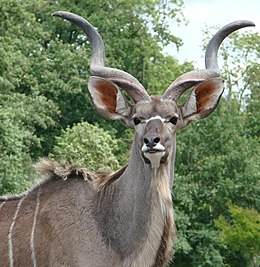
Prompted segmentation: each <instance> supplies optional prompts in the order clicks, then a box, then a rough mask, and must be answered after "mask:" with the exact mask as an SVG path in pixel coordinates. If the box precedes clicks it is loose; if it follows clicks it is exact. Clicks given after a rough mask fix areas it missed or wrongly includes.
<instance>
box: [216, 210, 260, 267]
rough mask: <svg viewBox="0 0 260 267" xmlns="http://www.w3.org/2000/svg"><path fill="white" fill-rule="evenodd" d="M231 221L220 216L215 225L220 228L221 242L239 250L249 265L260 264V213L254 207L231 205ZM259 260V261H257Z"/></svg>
mask: <svg viewBox="0 0 260 267" xmlns="http://www.w3.org/2000/svg"><path fill="white" fill-rule="evenodd" d="M228 207H229V211H230V213H231V221H228V220H227V219H225V218H224V217H223V216H220V217H219V218H218V219H217V220H216V221H215V225H216V226H217V228H219V229H220V231H221V233H220V237H219V238H220V242H221V243H223V244H224V245H227V246H228V247H229V248H230V249H232V250H234V251H239V252H240V253H241V254H242V255H243V256H244V258H245V259H246V261H247V266H248V267H249V266H255V267H257V266H259V263H260V262H259V258H258V259H257V257H259V256H260V214H259V213H258V212H257V211H256V210H254V209H247V208H245V209H243V208H240V207H237V206H234V205H229V206H228ZM257 261H258V263H257Z"/></svg>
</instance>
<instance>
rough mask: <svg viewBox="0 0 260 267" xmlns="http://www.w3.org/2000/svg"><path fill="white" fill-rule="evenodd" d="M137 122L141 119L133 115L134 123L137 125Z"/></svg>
mask: <svg viewBox="0 0 260 267" xmlns="http://www.w3.org/2000/svg"><path fill="white" fill-rule="evenodd" d="M139 123H141V121H140V120H139V119H138V118H136V117H135V118H134V124H135V125H137V124H139Z"/></svg>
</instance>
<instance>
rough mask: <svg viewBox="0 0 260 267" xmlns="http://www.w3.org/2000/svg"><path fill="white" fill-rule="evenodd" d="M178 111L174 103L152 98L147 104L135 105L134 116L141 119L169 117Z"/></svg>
mask: <svg viewBox="0 0 260 267" xmlns="http://www.w3.org/2000/svg"><path fill="white" fill-rule="evenodd" d="M177 111H178V108H177V104H176V103H175V102H174V101H165V100H162V99H160V98H156V97H152V100H151V101H149V102H139V103H137V104H136V105H135V108H134V115H136V116H139V117H142V118H150V117H154V116H158V115H159V116H161V117H162V118H167V117H170V116H172V115H174V114H176V113H178V112H177Z"/></svg>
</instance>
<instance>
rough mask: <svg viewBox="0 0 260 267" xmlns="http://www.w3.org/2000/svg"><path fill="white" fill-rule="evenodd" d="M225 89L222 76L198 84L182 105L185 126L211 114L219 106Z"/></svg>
mask: <svg viewBox="0 0 260 267" xmlns="http://www.w3.org/2000/svg"><path fill="white" fill-rule="evenodd" d="M223 91H224V84H223V80H222V79H221V78H214V79H210V80H207V81H205V82H202V83H200V84H199V85H197V86H196V87H195V88H194V89H193V90H192V92H191V94H190V96H189V97H188V99H187V100H186V102H185V103H184V105H183V106H181V107H180V108H181V112H182V117H183V127H184V126H186V125H187V124H188V123H190V122H191V121H193V120H197V119H203V118H206V117H207V116H209V115H210V114H211V113H212V112H213V111H214V109H215V108H216V107H217V105H218V102H219V100H220V97H221V95H222V93H223Z"/></svg>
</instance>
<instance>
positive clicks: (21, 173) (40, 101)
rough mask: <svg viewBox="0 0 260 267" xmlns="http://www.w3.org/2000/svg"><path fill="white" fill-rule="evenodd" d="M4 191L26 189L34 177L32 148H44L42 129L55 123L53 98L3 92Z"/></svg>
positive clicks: (0, 180) (0, 158) (0, 157)
mask: <svg viewBox="0 0 260 267" xmlns="http://www.w3.org/2000/svg"><path fill="white" fill-rule="evenodd" d="M0 106H1V109H0V121H1V124H0V150H1V154H0V162H1V164H0V194H6V193H9V192H14V191H17V189H18V188H19V191H21V190H24V189H25V188H26V186H28V184H29V183H30V182H32V179H33V177H34V176H33V174H34V173H33V169H32V158H34V157H37V155H38V153H37V152H36V149H35V153H36V155H34V154H32V152H31V148H32V147H34V148H38V149H41V137H40V136H37V135H36V131H37V130H39V129H46V128H47V127H50V126H52V125H54V124H55V122H54V121H53V120H52V117H51V113H52V112H56V109H55V106H54V105H53V103H52V101H48V100H47V99H46V98H45V97H43V96H39V95H31V96H25V95H24V94H21V93H13V94H0Z"/></svg>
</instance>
